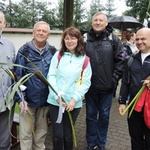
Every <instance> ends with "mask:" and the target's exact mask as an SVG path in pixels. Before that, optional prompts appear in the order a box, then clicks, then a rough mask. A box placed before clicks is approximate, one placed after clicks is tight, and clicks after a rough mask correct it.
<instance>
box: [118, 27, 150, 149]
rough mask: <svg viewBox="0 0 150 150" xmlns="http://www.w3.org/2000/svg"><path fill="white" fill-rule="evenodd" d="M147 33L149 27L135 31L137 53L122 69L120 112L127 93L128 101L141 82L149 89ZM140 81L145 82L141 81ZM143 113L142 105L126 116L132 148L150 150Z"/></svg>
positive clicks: (123, 106) (149, 48) (135, 92)
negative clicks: (139, 108) (129, 63)
mask: <svg viewBox="0 0 150 150" xmlns="http://www.w3.org/2000/svg"><path fill="white" fill-rule="evenodd" d="M149 35H150V29H149V28H142V29H140V30H138V31H137V33H136V46H137V48H138V49H139V53H137V54H136V55H135V56H134V57H133V61H132V63H131V65H130V67H129V66H128V65H127V64H126V66H125V69H124V73H123V78H122V84H121V90H120V97H119V104H120V105H119V112H120V114H122V113H123V111H124V110H125V107H126V101H127V99H128V95H130V100H129V103H130V102H131V100H132V99H133V98H134V97H135V95H136V94H137V93H138V91H139V90H140V88H141V87H142V85H143V84H145V85H146V88H148V89H149V90H150V80H146V78H147V77H148V76H149V75H150V36H149ZM128 70H130V71H128ZM129 72H130V74H129ZM129 76H130V77H129ZM128 79H129V82H128ZM142 81H145V82H144V83H143V82H142ZM148 100H150V97H148ZM145 102H146V101H145ZM130 110H131V109H130ZM144 115H145V114H144V106H143V107H141V111H139V110H137V109H136V107H135V110H133V112H132V114H131V116H130V117H129V118H128V126H129V134H130V137H131V146H132V150H150V128H148V127H147V125H146V123H145V121H144ZM149 119H150V118H149Z"/></svg>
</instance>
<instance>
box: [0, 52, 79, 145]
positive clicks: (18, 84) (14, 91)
mask: <svg viewBox="0 0 150 150" xmlns="http://www.w3.org/2000/svg"><path fill="white" fill-rule="evenodd" d="M20 55H22V54H21V53H20ZM22 56H23V57H24V58H25V59H26V60H27V61H28V62H29V63H30V64H31V65H32V66H33V67H34V68H35V70H36V71H34V72H32V73H30V74H27V75H25V76H23V77H22V78H21V79H20V80H19V81H18V82H16V84H15V86H14V88H13V90H12V92H11V94H10V96H9V99H8V103H9V102H11V101H12V100H13V97H14V94H15V93H16V91H17V90H18V89H19V86H20V85H21V84H24V83H25V82H26V81H27V80H28V79H29V78H30V77H32V76H33V75H35V76H36V77H37V78H39V79H40V80H41V81H42V82H43V83H44V84H46V85H47V86H49V87H50V88H51V89H52V90H53V92H54V93H55V94H56V95H58V93H57V92H56V91H55V89H54V88H53V87H52V86H51V84H50V83H49V82H48V80H47V79H46V78H45V76H44V75H43V74H42V72H41V71H40V70H39V69H38V68H37V67H36V65H34V64H33V63H32V62H31V61H30V60H29V59H28V58H27V57H25V56H24V55H22ZM0 64H1V65H7V66H17V67H23V68H26V69H28V68H27V67H24V66H22V65H19V64H10V63H2V62H0ZM28 70H29V69H28ZM5 71H6V73H7V74H8V75H9V76H10V77H11V78H12V79H13V80H15V77H14V76H13V75H12V72H11V71H10V70H9V69H7V70H5ZM62 101H63V102H65V100H64V99H63V98H62ZM65 103H66V102H65ZM68 116H69V120H70V124H71V128H72V134H73V141H74V147H77V140H76V134H75V129H74V122H73V119H72V115H71V113H70V112H68Z"/></svg>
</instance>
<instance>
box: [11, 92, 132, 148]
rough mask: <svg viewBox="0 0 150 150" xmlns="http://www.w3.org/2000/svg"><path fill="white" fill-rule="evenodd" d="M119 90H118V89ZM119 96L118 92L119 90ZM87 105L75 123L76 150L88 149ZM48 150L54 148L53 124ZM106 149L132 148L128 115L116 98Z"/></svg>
mask: <svg viewBox="0 0 150 150" xmlns="http://www.w3.org/2000/svg"><path fill="white" fill-rule="evenodd" d="M117 91H118V90H117ZM117 96H118V92H117ZM85 113H86V112H85V105H84V106H83V107H82V110H81V112H80V115H79V117H78V119H77V122H76V125H75V132H76V137H77V145H78V148H75V149H74V150H86V139H85V133H86V123H85V115H86V114H85ZM45 144H46V150H52V132H51V126H50V127H49V131H48V134H47V138H46V142H45ZM13 150H20V147H19V146H18V147H16V148H15V149H13ZM106 150H131V145H130V137H129V133H128V126H127V117H126V115H124V116H120V115H119V113H118V102H117V100H116V98H114V99H113V103H112V107H111V114H110V125H109V130H108V140H107V143H106Z"/></svg>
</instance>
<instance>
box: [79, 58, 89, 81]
mask: <svg viewBox="0 0 150 150" xmlns="http://www.w3.org/2000/svg"><path fill="white" fill-rule="evenodd" d="M89 61H90V58H89V57H88V56H85V59H84V64H83V66H82V71H81V78H82V76H83V71H84V70H85V69H86V67H87V65H88V63H89Z"/></svg>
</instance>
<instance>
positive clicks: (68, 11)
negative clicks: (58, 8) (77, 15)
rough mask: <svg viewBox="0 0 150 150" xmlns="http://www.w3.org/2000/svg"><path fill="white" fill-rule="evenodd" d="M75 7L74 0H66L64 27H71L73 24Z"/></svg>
mask: <svg viewBox="0 0 150 150" xmlns="http://www.w3.org/2000/svg"><path fill="white" fill-rule="evenodd" d="M73 8H74V0H69V1H68V0H64V8H63V10H64V16H63V18H64V24H63V25H64V27H63V29H66V28H67V27H70V26H72V25H73V10H74V9H73Z"/></svg>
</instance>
